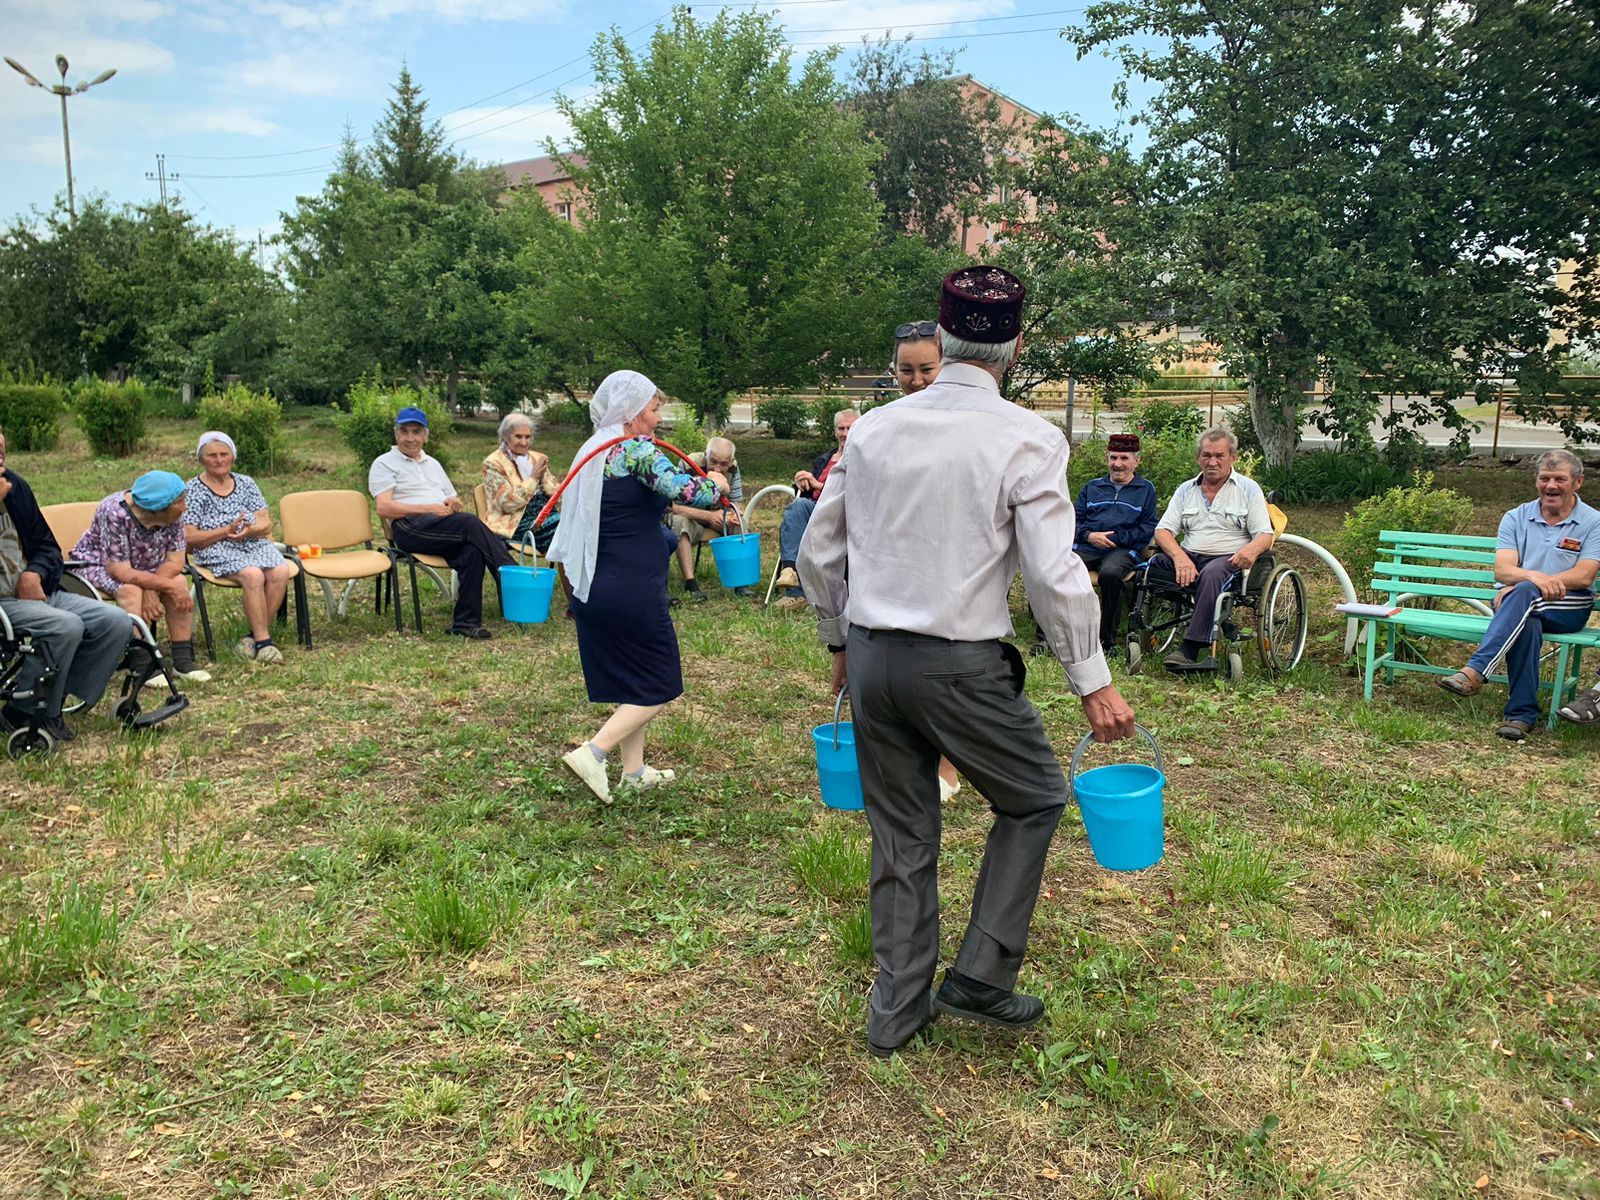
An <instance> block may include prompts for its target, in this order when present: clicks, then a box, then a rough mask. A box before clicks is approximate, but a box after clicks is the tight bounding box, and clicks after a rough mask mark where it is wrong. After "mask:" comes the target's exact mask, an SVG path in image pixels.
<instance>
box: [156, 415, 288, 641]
mask: <svg viewBox="0 0 1600 1200" xmlns="http://www.w3.org/2000/svg"><path fill="white" fill-rule="evenodd" d="M236 453H237V451H236V449H235V448H234V444H233V439H232V438H231V437H229V436H228V435H227V434H225V433H222V432H220V431H219V430H215V429H213V430H210V431H208V432H206V433H203V434H201V435H200V444H199V445H198V446H196V447H195V452H194V454H195V457H196V458H197V459H199V460H200V465H201V467H203V468H204V469H203V470H202V471H201V472H200V474H198V475H196V476H195V477H194V478H193V479H191V480H190V481H189V487H188V493H187V494H188V501H189V506H188V508H187V509H186V510H185V513H184V518H183V520H184V529H183V532H184V537H185V540H186V541H187V542H188V546H189V554H190V555H191V556H192V557H193V558H194V561H195V562H197V563H199V564H200V565H201V566H202V567H204V568H205V569H206V570H208V571H210V572H211V573H212V574H213V575H217V576H220V577H222V578H224V579H232V580H234V581H235V582H236V583H238V585H239V587H240V588H241V592H240V596H241V600H242V603H243V605H244V615H245V620H246V621H248V622H249V623H250V636H249V637H246V638H240V639H239V641H238V642H237V643H235V644H234V647H233V651H234V653H235V654H237V655H239V657H240V658H247V659H251V660H252V661H254V662H259V663H282V662H283V651H282V650H280V649H279V648H278V647H277V646H276V645H274V644H273V641H272V615H273V614H274V613H276V612H277V611H278V609H279V608H280V607H281V606H282V604H283V597H284V593H285V592H287V591H288V590H289V581H290V580H291V579H293V578H294V573H295V566H294V564H293V563H291V562H288V561H287V560H285V558H284V557H283V555H282V554H280V553H278V548H277V547H276V546H274V545H273V544H272V540H271V539H272V514H271V513H269V512H268V511H267V500H266V497H265V496H263V495H262V494H261V489H260V488H259V487H257V486H256V481H255V480H254V479H251V478H250V476H248V475H240V474H237V473H236V472H235V471H234V469H233V459H234V455H235V454H236Z"/></svg>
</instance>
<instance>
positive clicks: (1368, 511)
mask: <svg viewBox="0 0 1600 1200" xmlns="http://www.w3.org/2000/svg"><path fill="white" fill-rule="evenodd" d="M1471 519H1472V501H1471V500H1469V499H1467V497H1465V496H1463V495H1461V494H1460V493H1459V492H1453V491H1451V490H1450V489H1449V488H1435V487H1434V486H1433V472H1432V471H1427V472H1424V473H1422V474H1420V475H1417V476H1416V477H1415V478H1414V479H1413V481H1412V483H1411V485H1410V486H1409V487H1392V488H1390V489H1389V490H1388V491H1386V492H1384V493H1383V494H1382V495H1381V496H1370V497H1368V498H1367V499H1365V500H1363V501H1362V502H1361V503H1360V504H1358V505H1356V506H1355V508H1354V509H1353V510H1351V512H1350V515H1349V516H1347V517H1346V518H1345V519H1344V532H1343V533H1342V534H1341V536H1340V539H1339V553H1340V557H1341V558H1342V559H1343V560H1344V565H1345V568H1346V569H1347V570H1348V571H1349V572H1350V578H1351V579H1352V580H1353V581H1354V582H1355V585H1356V587H1358V588H1365V587H1366V586H1367V585H1368V584H1369V583H1371V582H1372V564H1373V563H1374V562H1376V561H1377V558H1378V534H1379V533H1381V532H1382V531H1383V530H1385V529H1404V530H1408V531H1410V532H1412V533H1462V532H1464V531H1465V530H1466V528H1467V522H1468V521H1470V520H1471Z"/></svg>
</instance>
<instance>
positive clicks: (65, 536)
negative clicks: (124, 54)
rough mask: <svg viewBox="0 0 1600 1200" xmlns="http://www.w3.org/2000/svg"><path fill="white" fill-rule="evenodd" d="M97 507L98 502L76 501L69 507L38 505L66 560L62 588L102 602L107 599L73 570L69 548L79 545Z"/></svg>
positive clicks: (65, 505) (63, 505) (67, 505)
mask: <svg viewBox="0 0 1600 1200" xmlns="http://www.w3.org/2000/svg"><path fill="white" fill-rule="evenodd" d="M99 507H100V502H99V501H98V500H77V501H74V502H73V503H71V504H45V505H42V506H40V508H39V512H40V513H41V514H42V515H43V516H44V523H45V524H46V525H48V526H50V532H51V534H53V535H54V536H55V539H56V545H58V546H60V547H61V557H62V558H64V559H66V560H67V571H66V574H65V575H63V576H62V583H61V586H62V588H63V589H64V590H65V591H69V592H76V593H77V594H78V595H80V596H88V597H90V598H92V599H95V600H105V599H106V598H107V597H105V596H102V595H101V594H100V592H99V590H98V589H97V588H96V587H95V586H94V585H93V584H92V583H90V582H89V581H88V580H86V579H83V578H81V577H80V576H78V575H77V574H75V573H74V572H73V570H72V548H73V547H74V546H76V545H77V544H78V539H79V538H81V537H82V536H83V535H84V534H85V533H87V532H88V531H89V525H90V524H91V523H92V522H93V521H94V510H95V509H97V508H99Z"/></svg>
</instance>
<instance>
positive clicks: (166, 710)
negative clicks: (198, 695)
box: [128, 695, 189, 729]
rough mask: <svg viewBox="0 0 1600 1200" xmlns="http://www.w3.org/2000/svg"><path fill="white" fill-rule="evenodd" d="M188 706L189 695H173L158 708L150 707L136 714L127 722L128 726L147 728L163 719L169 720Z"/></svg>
mask: <svg viewBox="0 0 1600 1200" xmlns="http://www.w3.org/2000/svg"><path fill="white" fill-rule="evenodd" d="M188 707H189V697H187V696H184V695H178V696H175V697H173V698H172V699H171V700H168V701H167V702H166V703H165V704H163V705H162V706H161V707H160V708H152V709H151V710H150V711H149V712H142V713H140V714H139V715H138V716H136V717H134V718H133V720H132V721H131V722H129V723H128V724H129V728H131V729H149V728H150V727H151V726H152V725H159V724H161V722H163V721H166V720H170V719H171V718H173V717H175V716H177V715H178V714H179V713H181V712H182V711H183V710H184V709H186V708H188Z"/></svg>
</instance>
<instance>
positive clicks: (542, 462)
mask: <svg viewBox="0 0 1600 1200" xmlns="http://www.w3.org/2000/svg"><path fill="white" fill-rule="evenodd" d="M560 486H561V480H559V479H557V478H556V477H555V474H554V473H553V472H552V471H551V470H550V458H549V456H548V455H545V454H540V453H539V452H538V451H537V450H535V449H534V448H533V421H532V419H531V418H529V417H528V416H527V414H525V413H509V414H507V416H506V418H505V420H503V421H501V422H500V444H499V445H498V446H497V447H495V450H494V453H492V454H490V455H489V457H488V458H486V459H484V460H483V496H484V502H485V503H484V508H485V509H486V511H485V512H483V513H480V514H479V515H480V516H481V517H482V518H483V523H484V524H485V525H487V526H488V527H489V528H490V529H492V530H494V531H495V532H496V533H498V534H499V535H500V536H501V537H503V538H505V539H506V540H507V541H509V542H512V543H514V544H516V545H519V546H523V545H527V544H528V542H532V543H533V544H534V546H535V547H536V548H537V549H538V551H539V553H540V554H543V553H544V552H545V551H546V550H548V549H550V540H551V539H552V538H553V537H555V536H556V523H557V522H558V521H560V519H561V511H560V510H559V509H557V510H555V511H553V512H551V514H550V515H549V516H548V517H546V518H545V519H544V523H543V524H541V525H540V526H539V527H538V528H537V529H535V528H534V527H533V521H534V518H535V517H537V516H538V515H539V510H540V509H541V508H543V507H544V506H545V503H546V501H548V500H549V499H550V497H551V496H553V495H555V493H556V489H557V488H558V487H560Z"/></svg>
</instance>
